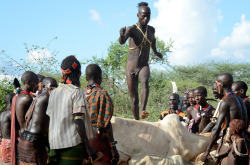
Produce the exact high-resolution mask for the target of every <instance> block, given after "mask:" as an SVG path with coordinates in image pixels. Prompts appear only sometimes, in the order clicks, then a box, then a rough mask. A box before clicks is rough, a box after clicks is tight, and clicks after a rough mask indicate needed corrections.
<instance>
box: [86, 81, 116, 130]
mask: <svg viewBox="0 0 250 165" xmlns="http://www.w3.org/2000/svg"><path fill="white" fill-rule="evenodd" d="M86 96H87V100H88V103H89V104H88V107H89V111H90V112H89V113H90V117H91V123H92V125H93V126H96V127H98V128H99V127H100V128H106V127H107V125H108V123H109V122H110V120H111V117H112V115H113V112H114V105H113V103H112V100H111V98H110V97H109V94H108V92H107V91H106V90H105V89H102V88H100V87H99V86H98V85H97V84H93V85H88V86H87V87H86Z"/></svg>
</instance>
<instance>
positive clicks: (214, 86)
mask: <svg viewBox="0 0 250 165" xmlns="http://www.w3.org/2000/svg"><path fill="white" fill-rule="evenodd" d="M212 91H213V94H214V97H215V99H221V98H222V97H223V95H222V94H219V92H218V88H217V84H216V82H214V83H213V86H212Z"/></svg>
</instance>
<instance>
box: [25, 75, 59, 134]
mask: <svg viewBox="0 0 250 165" xmlns="http://www.w3.org/2000/svg"><path fill="white" fill-rule="evenodd" d="M56 87H57V82H56V80H54V79H52V78H51V79H48V78H45V80H44V81H43V83H42V93H43V94H41V95H40V96H39V97H38V98H37V102H36V105H35V109H34V111H33V114H32V118H31V120H30V122H29V124H28V126H27V131H29V132H32V133H40V134H42V135H46V134H47V131H48V127H49V116H47V115H46V110H47V107H48V101H49V94H50V91H51V90H53V89H54V88H56Z"/></svg>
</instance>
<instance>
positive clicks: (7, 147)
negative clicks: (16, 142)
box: [0, 139, 11, 163]
mask: <svg viewBox="0 0 250 165" xmlns="http://www.w3.org/2000/svg"><path fill="white" fill-rule="evenodd" d="M10 157H11V140H10V139H2V142H1V144H0V159H1V160H2V162H4V163H8V162H10Z"/></svg>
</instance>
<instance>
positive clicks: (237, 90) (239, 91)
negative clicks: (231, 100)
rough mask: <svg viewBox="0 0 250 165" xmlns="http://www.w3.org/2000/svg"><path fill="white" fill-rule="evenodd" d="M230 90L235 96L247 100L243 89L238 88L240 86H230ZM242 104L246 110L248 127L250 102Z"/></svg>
mask: <svg viewBox="0 0 250 165" xmlns="http://www.w3.org/2000/svg"><path fill="white" fill-rule="evenodd" d="M232 90H233V92H234V94H235V95H237V96H239V97H241V98H242V99H245V98H247V95H246V92H247V91H246V90H245V89H242V88H240V86H239V84H238V83H237V82H236V83H233V84H232ZM244 104H245V106H246V108H247V115H248V125H249V124H250V122H249V119H250V101H249V100H246V101H245V102H244Z"/></svg>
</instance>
